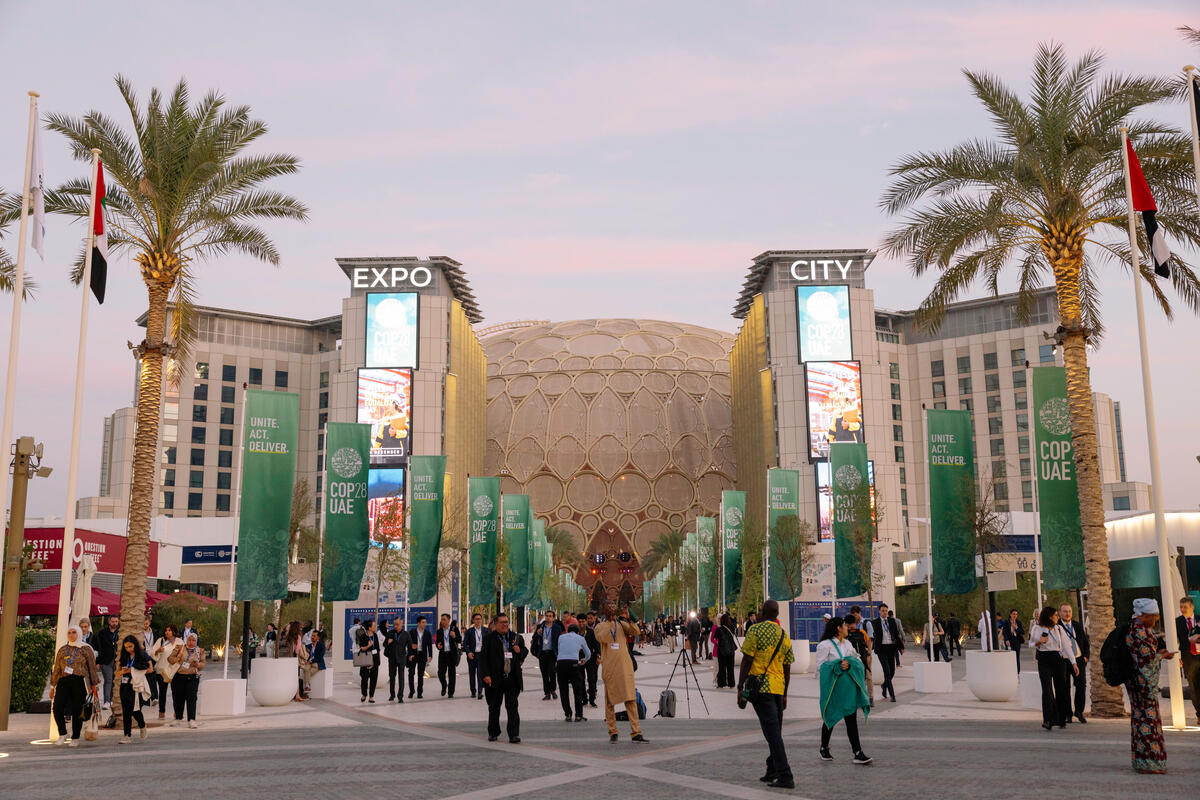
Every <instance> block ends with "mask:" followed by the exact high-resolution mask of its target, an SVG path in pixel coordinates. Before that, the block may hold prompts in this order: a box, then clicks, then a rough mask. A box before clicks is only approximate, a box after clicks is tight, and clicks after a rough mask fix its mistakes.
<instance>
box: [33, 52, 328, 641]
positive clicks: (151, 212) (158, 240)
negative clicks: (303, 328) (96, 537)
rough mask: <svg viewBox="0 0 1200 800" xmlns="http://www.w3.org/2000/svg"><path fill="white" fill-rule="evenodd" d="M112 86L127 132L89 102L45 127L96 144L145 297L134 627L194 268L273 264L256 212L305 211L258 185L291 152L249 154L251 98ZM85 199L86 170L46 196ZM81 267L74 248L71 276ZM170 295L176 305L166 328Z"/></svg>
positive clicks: (64, 202) (122, 239)
mask: <svg viewBox="0 0 1200 800" xmlns="http://www.w3.org/2000/svg"><path fill="white" fill-rule="evenodd" d="M116 83H117V88H118V90H119V91H120V93H121V98H122V99H123V100H124V101H125V105H126V107H127V108H128V110H129V115H130V122H131V123H132V130H131V131H127V130H126V129H125V128H124V127H123V126H122V125H120V124H119V123H118V122H117V121H116V120H115V119H112V118H111V117H109V116H107V115H105V114H103V113H101V112H99V111H95V110H93V111H89V112H88V113H87V114H85V115H84V116H83V117H72V116H68V115H66V114H51V115H49V116H48V117H47V127H48V128H49V129H50V130H53V131H57V132H58V133H61V134H62V135H63V136H65V137H66V139H67V141H68V143H69V144H70V146H71V151H72V154H73V155H74V156H75V158H76V159H78V160H79V161H84V162H87V163H89V164H90V163H91V159H92V154H91V150H92V148H98V149H99V150H100V159H101V161H103V163H104V168H105V170H106V172H107V176H106V178H107V180H108V182H107V183H106V193H107V198H106V206H107V224H108V245H109V250H110V253H112V252H121V251H127V252H131V253H133V261H134V262H135V263H136V264H137V266H138V268H139V271H140V274H141V277H142V281H143V282H144V283H145V285H146V293H147V295H148V301H149V302H148V306H147V312H146V338H145V340H144V341H143V342H142V343H141V344H140V345H138V346H137V348H136V349H135V355H136V356H137V357H138V359H139V365H138V366H139V375H138V397H137V427H136V430H135V433H134V456H133V481H132V488H131V490H130V498H129V527H128V541H127V545H126V551H125V578H124V581H123V582H122V587H121V631H122V633H131V632H133V631H135V630H137V629H138V626H139V624H140V617H141V616H142V608H143V606H142V603H143V601H144V596H145V589H146V570H147V566H148V554H149V543H150V517H151V514H152V513H153V511H154V507H155V502H154V498H155V493H156V488H157V476H156V475H155V474H154V472H155V451H156V449H157V447H158V432H159V409H160V407H161V405H162V388H163V387H162V381H163V372H164V360H165V359H180V358H182V357H183V356H184V355H185V354H186V352H187V347H188V344H189V341H190V333H191V326H190V317H191V314H190V311H191V301H192V299H193V298H194V297H195V285H196V279H197V277H198V275H197V272H196V269H197V267H198V265H199V264H200V263H202V262H204V261H206V260H208V259H211V258H213V257H217V256H222V255H225V254H226V253H243V254H246V255H250V256H253V257H254V258H258V259H261V260H263V261H266V262H267V263H269V264H274V265H277V264H278V263H279V252H278V250H276V248H275V245H274V243H273V242H272V241H271V239H270V238H269V237H268V236H267V234H266V232H265V231H264V230H263V229H262V228H260V227H258V225H257V224H256V223H257V221H258V220H261V219H294V220H304V219H306V218H307V216H308V211H307V209H306V208H305V207H304V205H303V204H302V203H300V202H299V201H298V200H296V199H295V198H293V197H291V196H289V195H286V194H281V193H278V192H274V191H268V190H265V189H263V188H261V185H262V184H263V183H264V182H266V181H268V180H270V179H271V178H276V177H279V176H283V175H290V174H292V173H294V172H296V170H297V169H298V167H299V160H298V159H297V158H296V157H295V156H291V155H287V154H283V153H248V152H246V151H247V148H249V147H250V146H251V145H253V144H254V143H255V142H257V141H258V139H259V138H260V137H262V136H263V134H265V133H266V132H267V126H266V124H265V123H263V122H261V121H259V120H255V119H252V118H251V116H250V108H249V107H248V106H230V105H228V104H227V103H226V101H225V98H224V97H222V96H221V95H220V94H217V93H216V92H209V93H208V94H207V95H205V96H204V98H203V99H201V100H200V101H199V102H198V103H196V104H194V105H193V104H192V102H191V97H190V94H189V91H188V86H187V81H186V80H180V81H179V83H178V84H177V85H176V86H175V88H174V90H173V91H172V92H171V93H170V95H169V96H167V95H164V94H162V93H160V92H159V90H157V89H153V90H151V92H150V96H149V100H148V102H147V103H146V104H145V106H142V105H140V104H139V102H138V98H137V96H136V94H135V93H134V89H133V86H132V85H131V84H130V82H129V81H128V80H127V79H126V78H124V77H122V76H117V78H116ZM90 198H91V181H90V176H89V178H80V179H76V180H73V181H68V182H67V183H65V184H64V185H62V186H60V187H59V188H58V189H57V190H55V191H53V192H50V193H48V196H47V207H48V209H50V210H54V211H59V212H62V213H66V214H69V215H72V216H75V217H78V218H81V219H84V220H86V219H87V217H88V211H89V202H90ZM81 267H82V256H81V258H80V261H79V263H77V264H76V269H75V280H76V281H78V280H80V278H81V273H82V269H81ZM168 300H173V302H174V306H173V309H172V313H171V314H170V315H169V325H170V330H169V331H168V312H167V304H168ZM166 366H168V368H170V366H171V364H170V362H168V363H167V365H166Z"/></svg>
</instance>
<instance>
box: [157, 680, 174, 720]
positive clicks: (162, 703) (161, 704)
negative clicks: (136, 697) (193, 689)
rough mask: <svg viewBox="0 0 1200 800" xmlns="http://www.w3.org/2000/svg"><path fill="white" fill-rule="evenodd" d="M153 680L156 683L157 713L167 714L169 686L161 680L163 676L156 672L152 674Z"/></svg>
mask: <svg viewBox="0 0 1200 800" xmlns="http://www.w3.org/2000/svg"><path fill="white" fill-rule="evenodd" d="M154 680H156V681H158V713H159V714H166V713H167V689H168V687H170V685H171V684H169V683H167V682H166V681H165V680H163V676H162V675H159V674H158V673H157V672H156V673H154Z"/></svg>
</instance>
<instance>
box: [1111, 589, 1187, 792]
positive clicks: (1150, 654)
mask: <svg viewBox="0 0 1200 800" xmlns="http://www.w3.org/2000/svg"><path fill="white" fill-rule="evenodd" d="M1158 616H1159V610H1158V601H1157V600H1155V599H1153V598H1150V597H1141V598H1138V599H1137V600H1134V601H1133V621H1132V622H1131V623H1130V624H1129V632H1128V633H1126V634H1125V647H1126V649H1127V651H1128V654H1129V655H1128V658H1130V659H1131V660H1132V663H1131V665H1130V666H1131V667H1132V668H1131V669H1130V675H1129V680H1127V681H1126V683H1125V690H1126V691H1127V692H1128V693H1129V730H1130V738H1131V746H1132V752H1133V768H1134V770H1136V771H1137V772H1140V773H1143V774H1152V775H1161V774H1163V773H1165V772H1166V771H1167V748H1166V744H1165V743H1164V742H1163V732H1162V716H1161V715H1160V714H1159V713H1158V677H1159V671H1160V669H1161V667H1162V662H1163V659H1167V660H1170V659H1172V658H1174V657H1175V654H1174V653H1172V652H1168V651H1166V650H1163V649H1162V645H1161V641H1162V640H1160V639H1159V638H1158V636H1157V635H1155V633H1154V627H1155V626H1156V625H1157V624H1158ZM1105 645H1106V646H1107V645H1108V643H1107V642H1105ZM1101 658H1102V659H1103V654H1101ZM1104 666H1105V677H1106V678H1107V677H1108V664H1107V663H1106V664H1105V665H1104Z"/></svg>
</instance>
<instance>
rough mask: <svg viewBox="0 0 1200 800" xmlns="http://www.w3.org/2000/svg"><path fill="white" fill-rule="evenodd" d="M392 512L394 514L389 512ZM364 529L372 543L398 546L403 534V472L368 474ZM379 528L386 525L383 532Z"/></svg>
mask: <svg viewBox="0 0 1200 800" xmlns="http://www.w3.org/2000/svg"><path fill="white" fill-rule="evenodd" d="M392 508H394V509H395V513H394V514H392V513H390V511H389V509H392ZM367 525H368V527H369V529H370V531H371V540H372V541H375V542H388V543H391V544H394V545H399V544H400V538H401V537H400V534H401V532H402V531H403V530H404V470H402V469H372V470H368V472H367ZM380 525H387V529H380V528H379V526H380Z"/></svg>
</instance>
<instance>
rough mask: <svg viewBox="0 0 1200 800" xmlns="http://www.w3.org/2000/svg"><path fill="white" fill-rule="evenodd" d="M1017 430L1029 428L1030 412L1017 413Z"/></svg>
mask: <svg viewBox="0 0 1200 800" xmlns="http://www.w3.org/2000/svg"><path fill="white" fill-rule="evenodd" d="M1017 430H1019V431H1027V430H1029V415H1028V414H1017Z"/></svg>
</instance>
